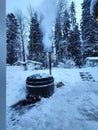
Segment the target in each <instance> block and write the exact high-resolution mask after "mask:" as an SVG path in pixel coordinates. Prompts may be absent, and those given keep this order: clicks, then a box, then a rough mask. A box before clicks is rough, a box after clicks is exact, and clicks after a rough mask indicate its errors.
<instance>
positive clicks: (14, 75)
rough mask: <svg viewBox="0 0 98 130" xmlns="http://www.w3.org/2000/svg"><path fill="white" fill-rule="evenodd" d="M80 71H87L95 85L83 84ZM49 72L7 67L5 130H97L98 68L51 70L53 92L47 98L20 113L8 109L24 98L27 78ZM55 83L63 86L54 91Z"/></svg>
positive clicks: (90, 82) (91, 83)
mask: <svg viewBox="0 0 98 130" xmlns="http://www.w3.org/2000/svg"><path fill="white" fill-rule="evenodd" d="M80 72H89V73H90V74H91V75H92V76H93V78H94V80H95V82H92V81H82V78H81V77H80ZM36 73H46V74H48V73H49V72H48V70H40V71H39V70H36V71H31V70H28V71H23V69H22V68H21V67H17V66H14V67H10V66H7V73H6V118H7V122H6V129H7V130H98V67H93V68H91V67H87V68H81V69H78V68H73V69H64V68H53V69H52V74H53V77H54V78H55V93H54V94H53V96H51V97H50V98H42V99H41V101H40V102H37V103H36V104H35V106H34V105H29V106H27V107H24V108H22V110H21V111H20V110H14V109H10V106H11V105H13V104H15V103H17V102H18V101H20V100H22V99H25V96H26V89H25V88H26V86H25V80H26V78H27V76H31V75H32V74H36ZM58 82H63V83H64V86H63V87H61V88H56V84H57V83H58Z"/></svg>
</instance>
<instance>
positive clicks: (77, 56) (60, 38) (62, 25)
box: [54, 0, 82, 66]
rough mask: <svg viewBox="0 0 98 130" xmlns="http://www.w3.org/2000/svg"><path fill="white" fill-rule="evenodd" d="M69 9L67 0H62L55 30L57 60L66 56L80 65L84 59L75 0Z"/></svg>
mask: <svg viewBox="0 0 98 130" xmlns="http://www.w3.org/2000/svg"><path fill="white" fill-rule="evenodd" d="M69 10H70V11H69V12H68V11H67V10H66V8H65V2H64V1H63V0H60V1H59V8H58V13H57V18H56V23H55V30H54V44H55V47H56V53H57V55H56V56H57V62H58V61H63V59H64V58H66V59H72V60H73V61H74V62H75V63H76V65H77V66H80V65H81V59H82V56H81V40H80V30H79V28H78V24H77V22H76V12H75V4H74V2H72V3H71V5H70V9H69Z"/></svg>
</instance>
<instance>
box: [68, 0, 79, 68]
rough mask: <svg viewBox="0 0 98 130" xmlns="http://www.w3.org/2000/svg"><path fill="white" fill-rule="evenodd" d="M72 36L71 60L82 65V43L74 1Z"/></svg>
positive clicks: (70, 37) (71, 14)
mask: <svg viewBox="0 0 98 130" xmlns="http://www.w3.org/2000/svg"><path fill="white" fill-rule="evenodd" d="M70 26H71V27H70V36H69V44H68V55H69V58H71V59H73V60H74V62H75V63H76V65H78V66H80V65H81V41H80V31H79V28H78V24H77V22H76V11H75V4H74V2H73V1H72V3H71V6H70Z"/></svg>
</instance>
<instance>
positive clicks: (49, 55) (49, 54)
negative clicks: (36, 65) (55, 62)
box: [48, 52, 52, 75]
mask: <svg viewBox="0 0 98 130" xmlns="http://www.w3.org/2000/svg"><path fill="white" fill-rule="evenodd" d="M48 59H49V74H50V75H51V74H52V72H51V52H48Z"/></svg>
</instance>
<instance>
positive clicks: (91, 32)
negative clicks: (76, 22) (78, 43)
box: [81, 0, 98, 59]
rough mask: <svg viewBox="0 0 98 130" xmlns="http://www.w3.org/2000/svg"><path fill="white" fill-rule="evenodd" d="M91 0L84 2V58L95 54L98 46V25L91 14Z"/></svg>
mask: <svg viewBox="0 0 98 130" xmlns="http://www.w3.org/2000/svg"><path fill="white" fill-rule="evenodd" d="M90 2H91V1H90V0H84V1H83V3H82V19H81V31H82V40H83V49H84V54H83V56H84V59H85V58H86V57H88V56H93V55H95V52H96V50H97V48H98V25H97V22H96V21H95V20H94V19H93V17H92V16H91V15H90Z"/></svg>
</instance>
